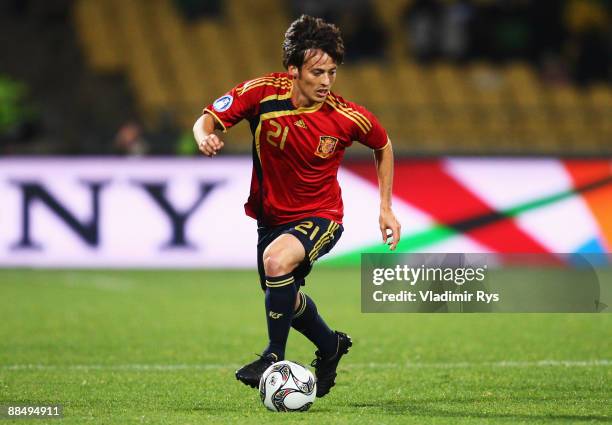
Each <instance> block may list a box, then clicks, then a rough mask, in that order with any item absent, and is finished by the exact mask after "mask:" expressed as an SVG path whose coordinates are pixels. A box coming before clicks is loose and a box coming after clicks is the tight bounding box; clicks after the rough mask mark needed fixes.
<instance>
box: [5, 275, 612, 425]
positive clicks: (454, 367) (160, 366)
mask: <svg viewBox="0 0 612 425" xmlns="http://www.w3.org/2000/svg"><path fill="white" fill-rule="evenodd" d="M255 276H256V275H255V272H253V271H244V272H237V271H214V272H213V271H192V272H189V271H181V272H175V271H112V272H111V271H23V270H22V271H18V270H1V271H0V404H3V403H5V404H6V403H14V402H18V403H41V402H53V403H61V404H63V405H64V408H65V418H64V419H62V420H61V421H49V422H50V423H65V424H81V423H95V424H99V423H110V424H126V423H165V424H196V423H227V424H236V423H245V424H251V423H283V424H290V423H304V421H307V422H306V423H320V424H328V423H346V424H371V423H377V424H400V423H401V424H405V423H415V424H427V423H460V424H472V423H485V422H486V423H508V424H510V423H511V424H515V423H546V424H549V423H579V422H580V423H582V422H590V423H604V422H611V421H612V407H611V406H612V365H611V363H610V361H611V360H612V345H611V341H612V316H610V315H608V314H599V315H596V314H575V315H569V314H548V315H545V314H531V315H528V314H489V315H486V314H471V315H470V314H463V315H460V314H446V315H445V314H438V315H433V314H421V315H419V314H362V313H361V312H360V300H359V293H360V291H359V271H358V270H354V269H348V270H336V269H328V268H319V269H318V270H315V271H314V272H313V274H312V277H311V279H310V280H309V284H308V286H307V289H306V292H308V293H309V294H310V295H311V296H312V297H313V298H314V299H315V300H316V301H317V303H318V306H319V309H320V311H321V312H322V313H323V314H324V316H325V318H326V319H327V321H328V323H330V325H332V326H334V327H337V328H339V329H341V330H344V331H347V332H348V333H349V334H350V335H351V336H352V337H353V340H354V342H355V344H354V346H353V348H352V349H351V352H350V353H349V355H348V356H347V357H346V359H345V360H343V362H342V363H341V366H340V373H339V376H338V379H337V382H338V384H337V386H336V387H335V388H334V389H333V390H332V392H331V393H330V394H329V395H328V396H327V397H325V398H323V399H318V400H317V401H316V402H315V404H314V406H313V407H312V409H311V410H310V411H309V412H307V413H302V414H275V413H271V412H268V411H266V410H265V408H264V407H263V406H262V405H261V403H260V401H259V397H258V393H257V392H256V391H255V390H252V389H251V388H248V387H246V386H244V385H242V384H240V383H238V382H237V381H236V380H235V379H234V376H233V372H234V369H235V368H236V367H237V366H239V365H240V364H242V363H246V362H249V361H251V360H252V359H253V358H254V353H256V352H259V351H260V350H261V349H262V348H263V347H264V345H265V342H266V341H265V317H264V313H263V305H262V295H261V293H260V289H259V286H258V283H257V282H256V280H255ZM313 352H314V348H313V347H312V346H311V345H310V343H309V342H308V341H307V340H305V339H304V338H303V337H302V336H301V335H299V334H297V333H295V332H292V333H291V335H290V338H289V346H288V354H287V357H288V358H289V359H292V360H296V361H299V362H302V363H307V362H310V360H312V358H313ZM541 360H553V361H555V360H557V361H571V362H576V363H568V364H567V365H563V364H559V363H554V362H553V363H548V364H541V363H537V362H538V361H541ZM510 361H511V362H517V363H511V364H508V363H500V362H510ZM596 361H600V362H599V363H597V362H596ZM578 362H586V363H578ZM2 423H5V422H2ZM6 423H10V421H6ZM15 423H23V422H19V421H15ZM36 423H42V422H40V421H37V422H36Z"/></svg>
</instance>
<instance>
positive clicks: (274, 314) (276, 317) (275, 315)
mask: <svg viewBox="0 0 612 425" xmlns="http://www.w3.org/2000/svg"><path fill="white" fill-rule="evenodd" d="M268 316H270V317H271V318H272V319H280V318H281V317H283V313H275V312H273V311H271V312H270V313H268Z"/></svg>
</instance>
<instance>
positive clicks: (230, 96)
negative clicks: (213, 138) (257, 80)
mask: <svg viewBox="0 0 612 425" xmlns="http://www.w3.org/2000/svg"><path fill="white" fill-rule="evenodd" d="M249 83H250V81H247V82H245V83H241V84H239V85H237V86H236V87H234V88H233V89H231V90H230V91H229V92H227V93H226V94H224V95H223V96H221V97H220V98H218V99H217V100H215V101H214V102H213V103H211V104H210V105H208V106H207V107H206V108H204V111H203V113H209V114H211V115H212V116H213V117H215V119H216V120H217V121H218V122H219V123H220V124H221V126H222V127H223V131H226V130H227V129H228V128H230V127H232V126H233V125H234V124H237V123H238V122H240V120H242V119H249V118H251V117H253V116H255V115H257V113H258V111H259V101H260V100H261V99H260V97H261V87H258V88H253V89H250V87H249Z"/></svg>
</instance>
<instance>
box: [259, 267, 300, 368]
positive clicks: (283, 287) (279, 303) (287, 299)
mask: <svg viewBox="0 0 612 425" xmlns="http://www.w3.org/2000/svg"><path fill="white" fill-rule="evenodd" d="M296 294H297V289H296V287H295V279H294V278H293V274H292V273H288V274H286V275H283V276H275V277H270V276H266V321H267V323H268V338H269V343H268V347H267V348H266V349H265V350H264V352H263V355H264V356H265V355H267V354H269V353H274V354H275V355H276V358H277V360H278V361H280V360H283V359H284V358H285V346H286V345H287V337H288V336H289V329H290V328H291V319H292V318H293V307H294V305H295V296H296Z"/></svg>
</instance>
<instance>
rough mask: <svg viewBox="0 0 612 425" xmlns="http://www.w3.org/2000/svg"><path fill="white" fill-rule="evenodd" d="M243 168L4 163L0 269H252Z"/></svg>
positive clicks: (207, 162) (157, 162)
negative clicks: (30, 267)
mask: <svg viewBox="0 0 612 425" xmlns="http://www.w3.org/2000/svg"><path fill="white" fill-rule="evenodd" d="M250 178H251V163H250V160H249V159H246V158H245V159H242V158H241V159H223V160H217V158H215V159H208V158H200V159H100V158H91V159H72V160H71V159H4V160H0V199H1V203H2V207H1V209H0V266H1V267H12V266H36V267H216V268H222V267H251V266H253V265H254V264H255V252H256V251H255V246H256V242H257V236H256V234H257V230H256V229H257V226H256V222H255V221H254V220H253V219H251V218H249V217H247V216H246V215H245V214H244V208H243V204H244V202H245V201H246V199H247V197H248V191H249V187H250Z"/></svg>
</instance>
